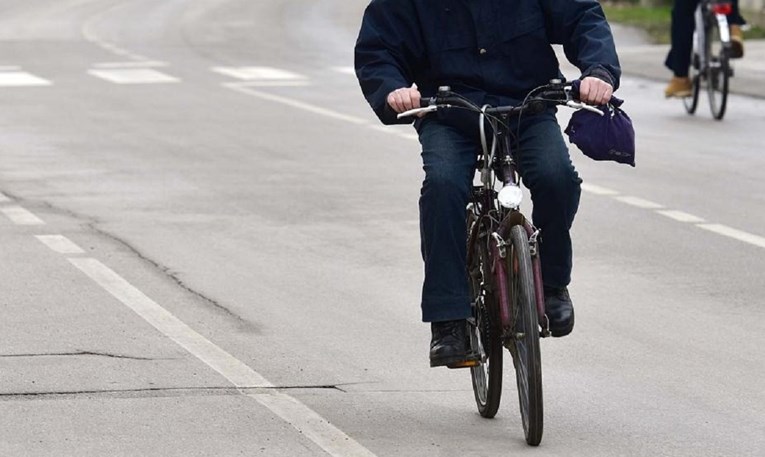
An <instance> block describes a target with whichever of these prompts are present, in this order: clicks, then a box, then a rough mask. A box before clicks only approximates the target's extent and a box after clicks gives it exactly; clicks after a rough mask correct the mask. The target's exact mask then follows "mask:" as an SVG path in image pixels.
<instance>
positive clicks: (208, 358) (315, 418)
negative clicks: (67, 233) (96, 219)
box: [69, 258, 374, 457]
mask: <svg viewBox="0 0 765 457" xmlns="http://www.w3.org/2000/svg"><path fill="white" fill-rule="evenodd" d="M69 262H71V263H72V265H74V266H75V267H77V268H78V269H79V270H80V271H82V272H83V273H85V274H86V275H87V276H88V277H90V278H91V279H92V280H93V281H95V282H96V283H97V284H98V285H100V286H101V287H103V288H104V289H105V290H106V291H107V292H109V293H110V294H111V295H112V296H114V298H116V299H117V300H119V301H120V302H122V304H124V305H125V306H127V307H128V308H130V309H132V310H133V311H134V312H135V313H136V314H138V315H139V316H140V317H142V318H143V319H144V320H146V322H148V323H149V324H151V325H152V326H153V327H154V328H156V329H157V330H159V331H160V332H161V333H163V334H165V335H166V336H167V337H169V338H170V339H172V340H173V341H175V342H176V343H177V344H178V345H180V346H181V347H183V348H184V349H186V350H187V351H188V352H190V353H191V354H192V355H193V356H195V357H196V358H198V359H199V360H201V361H202V362H204V363H206V364H207V365H208V366H210V367H211V368H212V369H214V370H215V371H217V372H218V373H220V374H221V375H223V376H224V377H225V378H226V379H228V380H229V381H230V382H231V383H232V384H234V385H235V386H236V387H237V388H239V389H253V388H254V389H258V388H260V389H262V390H260V391H257V392H253V393H249V392H248V393H246V395H247V396H249V397H251V398H253V399H255V400H256V401H257V402H258V403H260V404H262V405H263V406H265V407H266V408H268V409H269V410H271V411H272V412H273V413H274V414H276V415H277V416H279V417H280V418H282V419H283V420H284V421H285V422H287V423H289V424H290V425H292V426H293V427H294V428H295V429H296V430H298V431H299V432H300V433H301V434H302V435H303V436H305V437H307V438H308V439H310V440H311V441H313V442H314V443H316V444H317V445H318V446H320V447H321V448H322V449H324V451H326V452H327V453H328V454H329V455H331V456H335V457H345V456H348V457H351V456H354V457H355V456H362V457H374V454H372V453H371V452H370V451H369V450H368V449H366V448H365V447H363V446H362V445H361V444H359V443H358V442H357V441H355V440H353V439H352V438H351V437H349V436H348V435H346V434H345V433H343V432H342V431H341V430H340V429H338V428H337V427H335V426H333V425H332V424H330V423H329V422H328V421H327V420H326V419H324V418H323V417H321V416H320V415H319V414H318V413H316V412H315V411H313V410H312V409H310V408H309V407H308V406H306V405H304V404H302V403H300V402H299V401H298V400H297V399H295V398H293V397H291V396H289V395H286V394H284V393H281V392H278V391H277V390H275V389H273V388H274V385H273V384H271V383H270V382H269V381H267V380H266V379H265V378H264V377H263V376H261V375H260V374H259V373H257V372H256V371H255V370H253V369H252V368H250V367H249V366H247V365H245V364H244V363H242V362H241V361H240V360H238V359H237V358H235V357H234V356H232V355H231V354H229V353H228V352H226V351H224V350H223V349H221V348H220V347H218V346H217V345H215V344H214V343H212V342H211V341H209V340H208V339H206V338H205V337H203V336H202V335H200V334H199V333H197V332H196V331H194V330H193V329H192V328H191V327H189V326H188V325H186V324H185V323H184V322H182V321H181V320H180V319H178V318H177V317H175V316H174V315H173V314H171V313H170V312H169V311H167V310H166V309H164V308H163V307H161V306H160V305H158V304H157V303H156V302H154V301H153V300H152V299H150V298H149V297H147V296H146V295H144V294H143V292H141V291H140V290H138V289H137V288H135V287H134V286H133V285H131V284H130V283H129V282H127V281H126V280H125V279H123V278H122V277H121V276H119V275H118V274H117V273H115V272H114V271H113V270H111V269H110V268H109V267H107V266H106V265H104V264H102V263H101V262H99V261H98V260H96V259H92V258H70V259H69ZM265 389H268V390H267V391H266V390H265Z"/></svg>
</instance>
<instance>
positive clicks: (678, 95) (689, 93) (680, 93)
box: [664, 90, 693, 98]
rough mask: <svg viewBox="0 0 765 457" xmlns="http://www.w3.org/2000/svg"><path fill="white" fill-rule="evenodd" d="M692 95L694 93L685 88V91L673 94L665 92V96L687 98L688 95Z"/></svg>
mask: <svg viewBox="0 0 765 457" xmlns="http://www.w3.org/2000/svg"><path fill="white" fill-rule="evenodd" d="M691 95H693V92H691V91H690V90H687V91H685V90H683V91H680V92H675V93H672V94H664V97H665V98H687V97H690V96H691Z"/></svg>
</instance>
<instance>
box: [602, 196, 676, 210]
mask: <svg viewBox="0 0 765 457" xmlns="http://www.w3.org/2000/svg"><path fill="white" fill-rule="evenodd" d="M614 198H615V199H617V200H619V201H620V202H622V203H626V204H628V205H632V206H637V207H638V208H645V209H659V208H664V206H662V205H660V204H658V203H654V202H652V201H650V200H645V199H642V198H639V197H631V196H629V195H625V196H621V197H614Z"/></svg>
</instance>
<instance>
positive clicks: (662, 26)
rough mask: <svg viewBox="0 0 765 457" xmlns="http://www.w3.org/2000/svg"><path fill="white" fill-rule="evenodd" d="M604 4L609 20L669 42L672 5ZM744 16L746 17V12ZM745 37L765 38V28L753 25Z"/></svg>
mask: <svg viewBox="0 0 765 457" xmlns="http://www.w3.org/2000/svg"><path fill="white" fill-rule="evenodd" d="M602 6H603V10H604V11H605V13H606V18H608V21H609V22H614V23H619V24H625V25H631V26H634V27H638V28H641V29H643V30H645V31H646V32H647V33H648V36H649V37H650V39H651V41H653V42H654V43H662V44H667V43H669V29H670V24H671V14H672V8H671V7H669V6H657V7H653V8H648V7H643V6H638V5H633V4H625V3H603V4H602ZM744 16H745V17H746V14H744ZM749 22H751V21H749ZM744 38H745V39H755V38H765V28H762V27H758V26H754V25H753V26H752V28H751V29H750V30H748V31H746V32H744Z"/></svg>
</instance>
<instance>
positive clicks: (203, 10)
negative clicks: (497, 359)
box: [0, 0, 765, 457]
mask: <svg viewBox="0 0 765 457" xmlns="http://www.w3.org/2000/svg"><path fill="white" fill-rule="evenodd" d="M364 3H365V2H364V1H362V0H353V1H352V2H349V1H348V0H344V1H343V0H313V1H308V0H272V1H269V2H253V1H248V0H164V1H162V2H158V1H156V0H131V1H127V0H109V1H107V0H100V1H96V0H39V1H36V2H17V1H11V0H0V11H3V14H2V15H0V106H2V107H3V109H2V110H0V192H2V196H0V213H1V214H0V258H2V259H3V261H2V262H0V275H1V277H2V279H3V281H2V287H0V307H1V308H0V309H2V315H3V319H2V320H0V455H3V456H6V455H7V456H103V455H141V456H145V455H156V456H191V455H199V456H234V455H268V456H316V455H326V454H330V455H335V456H357V455H367V456H368V455H377V456H490V455H525V454H534V455H545V456H567V457H569V456H608V457H611V456H614V455H619V456H732V455H736V456H761V455H763V454H765V433H763V432H764V431H765V394H763V392H765V382H764V381H763V379H765V356H763V351H762V347H763V345H765V336H763V335H765V323H764V322H765V309H763V306H762V304H763V302H762V297H763V295H764V293H765V279H764V278H765V275H764V274H763V273H765V229H763V227H765V212H764V211H763V210H762V209H763V207H764V206H765V187H763V184H762V183H763V182H765V172H764V171H763V170H765V156H763V154H762V149H763V145H765V141H764V140H765V134H763V131H762V125H763V121H764V120H765V102H763V101H762V100H758V99H752V98H745V97H740V96H734V97H732V98H731V103H730V113H729V115H728V116H727V117H726V120H725V121H724V122H716V121H713V120H712V119H711V117H710V116H709V115H708V114H707V113H706V112H705V111H704V110H701V111H700V113H699V114H698V115H697V116H696V117H689V116H687V115H685V114H684V113H683V112H682V108H681V106H680V105H679V103H673V102H666V101H664V100H662V99H661V84H660V83H655V82H651V81H649V80H643V79H636V78H625V80H624V82H623V88H622V89H621V91H620V93H621V95H622V96H623V97H624V98H626V99H627V105H625V107H626V108H627V109H628V110H629V113H630V114H631V116H632V117H633V119H634V121H635V124H636V128H637V132H638V136H639V139H638V147H639V151H638V154H639V155H638V167H637V168H635V169H631V168H628V167H623V166H617V165H614V164H603V163H593V162H589V161H588V160H587V159H586V158H584V157H583V156H582V155H581V154H580V153H578V152H576V151H573V152H572V153H573V155H574V159H575V162H576V164H577V166H578V168H579V170H580V172H581V174H582V175H583V177H584V178H585V182H586V184H587V186H586V187H585V191H586V192H585V194H584V198H583V202H582V206H581V209H580V212H579V215H578V219H577V225H576V228H575V240H576V271H575V274H574V285H573V286H572V294H573V296H574V299H575V301H576V304H577V305H576V306H577V314H578V316H577V329H576V331H575V333H574V334H572V335H571V336H570V337H568V338H566V339H561V340H554V341H544V342H543V363H544V382H545V401H546V403H545V404H546V417H545V420H546V424H545V425H546V429H545V436H544V440H543V443H542V447H540V448H539V449H530V448H527V447H526V446H525V444H524V442H523V440H522V432H521V425H520V422H519V416H518V412H517V403H516V400H515V398H514V395H515V393H514V391H513V389H512V388H511V387H508V389H507V391H506V393H505V398H504V402H503V407H502V409H501V410H500V413H499V415H498V416H497V418H496V419H494V420H483V419H481V418H480V417H479V416H478V415H477V414H476V412H475V407H474V405H473V400H472V392H471V390H470V383H469V379H468V376H467V373H466V372H464V371H449V370H443V369H441V370H431V369H429V368H428V367H427V343H428V338H429V335H428V333H429V331H428V328H427V326H425V325H423V324H421V323H419V322H418V320H419V309H418V306H417V303H418V295H419V287H420V281H421V265H420V260H419V259H418V234H417V225H418V223H417V201H416V198H417V194H418V191H419V184H420V179H421V175H422V173H421V171H420V164H419V157H418V154H417V151H418V145H417V142H416V140H415V139H414V138H413V135H412V132H411V130H410V129H409V128H407V127H400V128H385V129H382V128H380V127H378V126H377V124H376V123H375V120H374V119H373V118H372V115H371V113H370V111H369V109H368V108H367V107H366V106H365V103H364V101H363V100H362V99H361V98H360V95H359V91H358V88H357V87H356V83H355V81H354V78H353V76H352V75H351V74H348V67H349V66H350V63H351V45H352V43H353V40H354V37H355V32H356V29H357V27H358V21H359V15H360V13H361V10H362V8H363V6H364ZM567 115H568V114H566V113H562V114H561V116H562V122H565V116H567ZM512 384H513V383H512V378H511V377H510V373H508V377H507V379H506V385H507V386H512Z"/></svg>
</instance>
